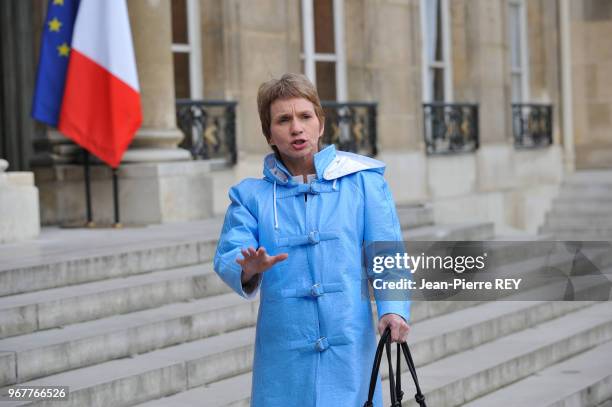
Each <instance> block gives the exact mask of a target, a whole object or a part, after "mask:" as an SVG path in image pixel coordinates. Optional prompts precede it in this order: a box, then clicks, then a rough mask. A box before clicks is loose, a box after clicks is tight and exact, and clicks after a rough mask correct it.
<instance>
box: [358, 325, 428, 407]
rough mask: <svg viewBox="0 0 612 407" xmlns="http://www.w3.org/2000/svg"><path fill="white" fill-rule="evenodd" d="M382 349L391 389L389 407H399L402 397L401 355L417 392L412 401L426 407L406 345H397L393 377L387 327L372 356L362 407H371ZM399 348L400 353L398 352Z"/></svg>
mask: <svg viewBox="0 0 612 407" xmlns="http://www.w3.org/2000/svg"><path fill="white" fill-rule="evenodd" d="M383 347H384V348H385V349H386V353H387V362H388V365H389V387H390V388H391V407H401V406H402V398H403V396H404V392H403V391H402V383H401V366H400V362H401V353H403V354H404V357H405V358H406V363H408V370H410V374H411V375H412V379H413V380H414V384H415V386H416V391H417V392H416V394H415V396H414V399H415V400H416V402H417V403H419V406H420V407H427V405H426V404H425V396H423V393H421V387H420V386H419V379H418V378H417V374H416V368H415V367H414V362H413V361H412V355H411V354H410V349H408V345H407V344H406V343H402V344H401V345H400V344H399V343H398V344H397V367H396V372H397V376H396V377H395V378H394V377H393V376H394V375H393V364H392V363H391V329H390V328H389V327H387V328H386V329H385V331H384V332H383V334H382V336H381V337H380V340H379V341H378V346H377V348H376V354H375V355H374V365H373V366H372V376H371V377H370V389H369V390H368V401H366V402H365V404H364V405H363V407H373V404H372V400H373V399H374V390H375V389H376V379H377V378H378V370H379V368H380V362H381V359H382V352H383ZM400 347H401V350H402V352H400Z"/></svg>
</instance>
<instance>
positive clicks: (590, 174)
mask: <svg viewBox="0 0 612 407" xmlns="http://www.w3.org/2000/svg"><path fill="white" fill-rule="evenodd" d="M564 183H568V184H609V185H612V171H609V170H593V171H583V170H580V171H576V172H574V173H573V174H569V175H568V176H567V178H566V179H565V180H564Z"/></svg>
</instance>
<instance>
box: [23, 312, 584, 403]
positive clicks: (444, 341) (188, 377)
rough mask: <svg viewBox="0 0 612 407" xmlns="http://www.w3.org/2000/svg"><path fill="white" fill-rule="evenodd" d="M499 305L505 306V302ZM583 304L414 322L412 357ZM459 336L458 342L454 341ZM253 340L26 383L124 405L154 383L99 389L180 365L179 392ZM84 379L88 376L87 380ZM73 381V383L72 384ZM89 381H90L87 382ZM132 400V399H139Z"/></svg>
mask: <svg viewBox="0 0 612 407" xmlns="http://www.w3.org/2000/svg"><path fill="white" fill-rule="evenodd" d="M504 304H506V305H505V306H504ZM583 306H585V304H582V303H569V302H568V303H544V302H531V303H527V302H525V303H523V302H511V303H500V302H497V303H487V304H483V305H481V306H478V307H474V308H468V309H465V310H461V311H457V313H453V314H448V315H443V316H440V317H438V318H433V319H430V320H427V321H423V322H422V323H417V324H415V325H414V327H413V332H414V333H415V335H413V340H414V341H415V345H414V346H416V347H417V349H420V350H418V353H419V354H421V356H419V359H417V360H419V362H418V363H426V362H429V361H430V360H435V359H439V358H441V357H444V356H446V355H448V354H450V353H453V352H456V351H458V349H459V350H460V349H469V348H472V347H474V346H477V345H479V344H480V343H482V342H485V341H487V340H491V339H494V337H495V336H496V335H503V334H506V333H508V332H513V331H515V330H518V329H525V328H527V327H528V326H532V325H535V324H537V323H539V322H541V321H542V320H547V319H550V318H554V317H556V316H559V315H562V314H564V313H566V312H568V311H570V310H572V309H576V308H579V307H583ZM452 315H454V317H452ZM452 321H454V323H453V322H452ZM466 321H470V323H471V325H470V324H466ZM419 324H420V325H419ZM420 326H423V328H422V329H421V328H419V327H420ZM459 338H461V339H462V340H458V339H459ZM253 340H254V328H247V329H241V330H238V331H234V332H230V333H226V334H224V335H220V336H217V337H211V338H207V339H203V340H198V341H194V342H190V343H186V344H181V345H178V346H173V347H169V348H166V349H162V350H157V351H154V352H150V353H147V354H143V355H138V356H135V357H134V358H131V359H123V360H116V361H112V362H106V363H103V364H100V365H96V366H91V367H87V368H81V369H77V370H73V371H69V372H64V373H60V374H56V375H53V376H49V377H46V378H43V379H39V380H34V381H31V382H27V383H26V384H28V385H35V384H37V383H47V384H51V383H59V382H62V383H69V385H70V386H71V392H72V394H73V396H74V397H75V399H74V400H72V402H73V403H75V404H69V405H80V404H78V402H77V401H78V400H86V399H88V398H89V397H90V396H91V394H89V392H96V393H97V394H96V397H97V398H100V399H104V400H107V402H108V403H109V404H108V405H129V403H130V402H133V401H128V399H129V400H134V399H137V398H138V397H140V396H142V397H145V395H144V393H146V394H148V396H146V397H150V398H155V397H160V396H159V395H157V396H156V394H158V393H156V392H157V391H158V389H157V385H156V386H155V388H153V389H147V390H145V389H143V388H142V386H140V388H139V389H138V390H136V389H135V390H134V391H135V392H138V394H127V393H124V394H123V395H122V396H125V397H127V398H126V399H121V400H116V399H115V398H114V397H116V395H115V394H113V392H110V394H108V395H107V394H106V393H105V394H99V393H100V392H103V391H105V390H103V389H106V388H115V387H116V386H120V385H121V386H129V384H128V383H137V382H142V381H143V379H142V378H138V377H134V376H141V375H151V376H153V377H157V376H156V375H161V374H162V372H164V371H168V370H169V369H171V368H172V369H180V368H179V367H176V366H181V368H182V371H181V372H180V374H181V380H182V381H183V383H182V385H178V384H177V385H175V386H176V387H175V388H174V390H173V391H170V390H169V389H166V390H164V391H167V393H165V394H172V393H174V392H178V391H181V390H182V389H181V386H182V387H184V388H189V387H197V386H200V385H204V384H207V383H211V382H214V381H218V380H220V379H224V378H227V377H231V376H234V375H237V374H240V373H244V372H247V371H248V370H250V368H251V364H252V356H253V355H252V352H253V346H252V344H253ZM428 359H430V360H428ZM423 360H425V362H423ZM169 363H172V365H171V366H169V365H168V364H169ZM109 365H112V366H114V368H115V371H116V372H122V374H121V375H119V376H120V377H119V378H116V379H112V383H106V384H104V385H103V384H102V383H100V381H101V379H102V378H107V379H106V380H111V378H110V377H109V376H108V374H109V373H108V372H112V370H113V369H111V368H108V366H109ZM123 365H125V366H123ZM137 365H139V366H141V369H142V371H138V369H136V368H135V367H134V366H137ZM122 366H123V367H122ZM98 370H101V372H100V373H99V372H98ZM107 371H108V372H107ZM105 372H106V373H105ZM125 372H130V375H131V376H129V377H126V374H125ZM155 372H158V373H155ZM86 378H89V379H88V380H86ZM94 378H95V379H94ZM75 380H76V381H77V382H76V384H73V383H74V382H75ZM85 381H87V383H85ZM90 382H92V383H94V384H90ZM119 383H123V384H119ZM95 384H98V386H97V387H96V386H95ZM125 388H127V387H125ZM87 394H89V395H87ZM81 397H86V398H81ZM111 401H112V403H111ZM135 401H136V402H137V401H138V400H135ZM200 402H201V400H200ZM207 405H208V404H207Z"/></svg>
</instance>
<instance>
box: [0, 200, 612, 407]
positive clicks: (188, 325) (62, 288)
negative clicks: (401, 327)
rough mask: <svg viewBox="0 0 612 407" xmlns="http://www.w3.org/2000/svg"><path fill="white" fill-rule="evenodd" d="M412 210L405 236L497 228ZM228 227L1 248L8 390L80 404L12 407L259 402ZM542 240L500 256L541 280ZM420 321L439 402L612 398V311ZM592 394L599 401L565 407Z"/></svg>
mask: <svg viewBox="0 0 612 407" xmlns="http://www.w3.org/2000/svg"><path fill="white" fill-rule="evenodd" d="M398 213H399V216H400V220H401V223H402V228H403V230H404V232H405V238H406V239H413V240H416V239H419V240H441V239H446V240H486V239H491V238H492V237H493V226H492V224H489V223H464V224H454V225H434V224H433V216H432V212H431V210H430V209H429V208H427V207H420V206H417V207H401V208H399V209H398ZM220 226H221V220H219V219H213V220H210V221H205V222H192V223H189V224H183V225H173V226H169V225H160V226H156V227H150V228H144V229H140V230H138V229H135V230H124V231H93V232H89V231H84V232H79V231H74V233H72V234H71V236H72V237H70V238H66V237H65V236H66V233H67V232H70V231H60V230H50V231H46V232H44V233H43V235H42V236H41V239H40V241H39V242H36V243H32V244H29V245H28V244H23V245H12V246H11V245H5V246H2V247H0V290H1V292H0V295H2V296H1V297H0V388H1V387H5V386H8V385H11V384H15V383H19V384H21V385H41V386H42V385H64V386H69V387H70V400H69V401H67V402H61V403H57V402H56V403H49V402H46V403H45V402H34V403H31V402H30V403H28V402H22V403H15V402H0V403H1V404H0V405H1V406H13V405H31V406H47V405H49V406H51V405H62V406H75V407H76V406H78V407H83V406H92V407H95V406H104V407H108V406H134V405H138V406H168V407H174V406H207V407H215V406H219V407H221V406H240V405H249V396H250V386H251V383H250V381H251V373H250V371H251V367H252V366H251V363H252V357H253V343H254V333H255V331H254V326H255V322H256V318H257V308H258V303H257V301H245V300H244V299H242V298H240V297H239V296H237V295H236V294H234V293H233V292H230V291H229V289H228V288H227V287H226V286H225V285H224V284H223V283H222V282H221V280H220V279H219V278H218V277H217V276H216V274H215V273H214V271H213V270H212V265H211V261H212V255H213V252H214V248H215V246H216V238H217V233H218V232H217V231H218V230H219V229H220ZM94 232H98V233H94ZM92 233H93V234H95V235H96V239H97V240H96V239H92V238H91V234H92ZM532 246H533V245H530V243H529V242H526V243H525V250H519V251H517V250H516V247H514V248H512V247H511V246H510V245H509V246H508V247H501V248H500V249H499V250H500V251H501V252H502V253H498V254H499V258H504V259H505V261H506V263H507V264H506V266H507V267H509V269H513V268H514V269H517V270H520V271H521V272H529V269H530V267H535V264H536V263H537V260H538V258H539V256H540V254H539V253H538V251H537V250H532V249H530V248H532ZM41 259H45V261H42V260H41ZM565 261H568V260H565V259H560V260H559V262H565ZM534 289H537V287H535V288H534ZM412 320H413V328H412V333H411V336H410V341H409V343H410V346H411V349H412V351H413V354H414V356H415V362H416V364H417V366H418V371H419V376H420V378H421V384H422V387H423V390H424V392H425V393H426V395H427V399H428V404H429V405H430V406H433V407H439V406H458V405H463V404H466V403H474V404H476V405H498V404H501V405H511V404H509V403H507V402H499V401H497V399H495V397H504V396H503V394H504V393H503V392H504V391H506V392H508V391H510V392H512V390H507V389H512V386H520V387H516V389H518V390H516V391H519V392H521V395H523V396H526V397H527V396H530V395H531V393H529V392H531V389H537V391H539V392H540V393H541V394H540V393H538V397H539V398H538V399H537V400H542V402H539V403H536V404H534V403H526V404H525V403H523V404H521V405H530V406H535V405H546V406H548V405H555V406H556V405H559V406H561V405H568V406H569V405H597V404H598V403H603V402H605V401H606V400H608V399H612V393H611V391H612V390H611V389H612V387H611V386H609V383H610V377H611V375H612V368H610V367H609V366H612V363H609V362H610V361H611V360H610V355H612V352H610V351H609V350H610V349H609V348H610V342H609V341H610V340H612V303H610V302H605V303H592V302H537V301H529V302H528V301H514V302H474V301H472V302H468V301H462V302H449V301H445V302H444V301H440V302H415V303H414V304H413V308H412ZM591 362H592V365H591ZM591 367H592V368H591ZM567 371H570V372H575V373H566V372H567ZM587 371H588V372H589V374H588V375H587V374H585V372H587ZM383 372H384V369H383ZM559 375H560V376H562V377H565V376H566V375H567V376H568V377H569V379H568V380H566V382H567V381H572V380H571V379H574V380H573V381H572V384H573V387H572V386H569V385H566V386H563V390H567V391H566V392H565V393H562V392H560V391H559V386H561V385H559V386H557V388H554V386H553V387H552V388H551V389H550V391H545V389H542V385H538V383H539V382H538V381H535V382H534V378H536V379H537V378H539V377H540V376H541V377H543V378H542V379H541V380H545V379H546V378H549V380H552V381H554V380H555V378H557V377H559ZM404 376H405V377H404V378H403V383H405V384H406V386H405V391H406V394H407V396H406V398H405V400H406V401H409V399H410V394H411V393H412V389H411V387H410V386H411V385H410V383H411V380H410V379H409V377H408V376H406V374H404ZM578 378H579V379H580V380H576V379H578ZM384 386H385V387H384V388H385V390H386V389H387V388H388V385H387V384H386V382H385V383H384ZM523 389H525V390H523ZM590 389H591V390H590ZM534 392H535V390H534ZM595 393H596V394H595ZM534 394H535V393H534ZM496 395H497V396H496ZM487 397H493V399H491V402H489V401H488V400H487ZM507 399H508V398H507V397H505V398H503V399H501V400H506V401H507ZM578 399H580V400H582V399H585V400H587V399H588V400H590V401H589V404H559V403H572V402H575V400H578ZM591 401H592V403H591ZM478 403H480V404H478ZM483 403H484V404H483ZM554 403H557V404H554ZM404 405H414V403H412V404H410V403H405V404H404ZM516 405H519V404H516Z"/></svg>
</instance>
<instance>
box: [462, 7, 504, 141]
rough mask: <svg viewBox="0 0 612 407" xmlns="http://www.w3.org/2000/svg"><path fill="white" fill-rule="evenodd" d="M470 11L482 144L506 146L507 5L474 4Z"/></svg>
mask: <svg viewBox="0 0 612 407" xmlns="http://www.w3.org/2000/svg"><path fill="white" fill-rule="evenodd" d="M467 7H468V13H467V27H466V28H467V31H468V43H469V44H470V51H469V52H468V60H469V61H470V62H471V63H470V65H471V67H470V73H471V78H470V79H471V83H472V86H473V88H474V90H475V94H476V99H477V100H478V102H479V104H480V108H479V116H480V138H481V143H483V144H486V143H487V142H492V143H504V142H506V140H507V138H508V137H509V135H510V124H511V120H510V117H508V112H509V111H510V94H509V92H508V91H507V89H508V90H509V89H510V88H509V86H510V83H509V80H510V79H509V78H510V71H509V66H508V64H509V63H508V50H507V40H506V37H507V34H506V28H507V24H506V21H505V20H506V16H507V10H506V7H507V4H506V2H505V1H500V0H473V1H469V2H468V3H467Z"/></svg>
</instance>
